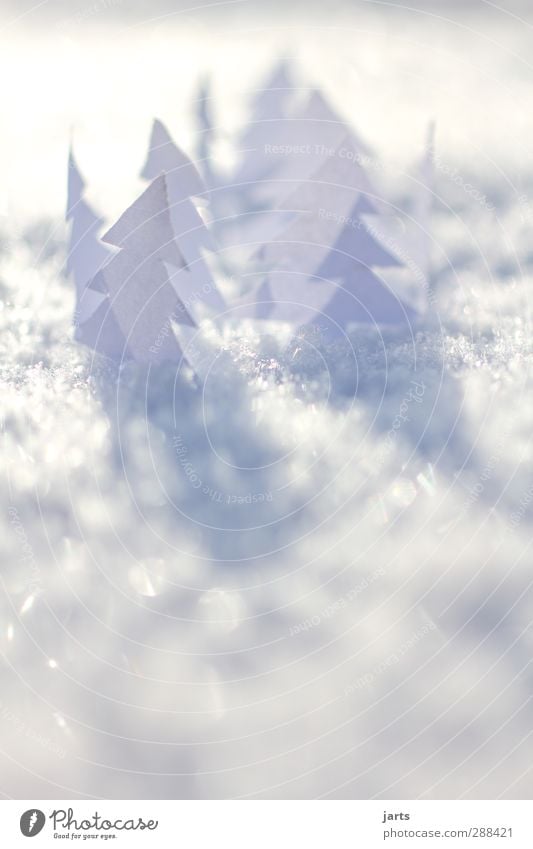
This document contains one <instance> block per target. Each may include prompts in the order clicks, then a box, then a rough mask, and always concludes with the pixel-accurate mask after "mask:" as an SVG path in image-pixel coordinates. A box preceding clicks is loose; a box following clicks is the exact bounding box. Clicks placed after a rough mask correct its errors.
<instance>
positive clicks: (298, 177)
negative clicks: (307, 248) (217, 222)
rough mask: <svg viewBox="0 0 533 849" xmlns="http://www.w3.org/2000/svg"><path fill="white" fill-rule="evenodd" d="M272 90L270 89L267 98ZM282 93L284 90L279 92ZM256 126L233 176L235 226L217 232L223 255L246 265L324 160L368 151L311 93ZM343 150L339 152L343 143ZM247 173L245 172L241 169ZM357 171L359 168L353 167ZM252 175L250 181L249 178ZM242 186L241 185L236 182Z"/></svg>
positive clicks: (286, 219)
mask: <svg viewBox="0 0 533 849" xmlns="http://www.w3.org/2000/svg"><path fill="white" fill-rule="evenodd" d="M276 91H277V89H274V90H273V92H272V95H273V94H274V93H275V92H276ZM281 91H284V89H282V90H281ZM284 110H285V111H284V114H283V115H282V117H279V118H277V119H275V120H270V121H266V122H263V123H261V124H260V128H261V141H260V143H259V142H257V145H256V148H255V149H254V150H252V151H250V152H249V153H248V155H247V157H246V159H245V162H244V163H243V166H242V167H241V169H239V170H237V172H236V174H235V175H234V177H233V180H234V181H235V184H236V185H235V187H234V190H235V191H236V190H238V191H239V194H240V197H241V199H244V204H242V205H241V208H240V209H239V210H237V212H238V218H237V219H236V222H235V226H234V227H227V228H226V229H225V230H223V231H222V233H221V235H220V240H221V242H222V245H223V247H224V249H225V250H226V251H230V250H231V251H232V252H233V255H236V256H237V257H241V261H242V264H243V265H244V264H245V263H247V262H248V260H249V259H250V256H251V255H252V254H253V252H254V250H255V249H256V247H257V245H260V244H261V242H266V241H269V240H270V239H271V237H272V236H273V235H274V234H275V233H276V232H277V231H278V230H279V229H280V227H281V226H282V225H283V224H284V223H285V224H287V223H288V222H289V221H290V218H291V216H290V215H287V209H289V208H290V206H288V199H289V198H291V196H292V194H293V193H294V191H295V190H296V189H297V188H298V187H300V186H301V185H303V184H305V181H307V180H309V179H310V178H311V176H312V175H313V174H315V173H316V172H317V171H318V170H319V169H320V167H321V166H323V165H325V164H326V163H327V161H328V159H331V158H332V157H333V156H336V155H339V152H340V155H341V156H342V153H346V152H347V151H349V152H352V153H354V154H356V156H357V159H356V161H355V162H352V163H349V162H347V163H346V164H352V165H353V167H354V169H356V170H357V169H358V161H359V160H361V159H362V158H363V156H365V155H366V153H367V151H368V148H367V146H366V145H365V144H364V142H362V141H361V140H360V139H359V138H358V137H357V136H356V134H355V132H354V131H353V130H352V129H351V128H350V127H348V125H347V124H346V123H345V122H344V121H343V120H342V118H341V117H340V116H339V115H338V114H337V113H336V112H335V111H334V109H333V108H332V107H331V106H330V104H329V103H328V102H327V100H326V99H325V97H324V96H323V95H322V94H321V92H319V91H317V90H313V91H311V93H310V95H308V96H306V99H305V102H304V103H303V105H301V104H300V105H298V104H296V105H294V104H293V105H292V107H291V111H290V113H287V109H286V106H284ZM343 144H344V145H345V147H346V151H343V148H342V145H343ZM246 169H248V170H246ZM358 170H359V171H360V170H361V169H360V168H359V169H358ZM252 174H255V175H256V176H255V177H252ZM245 179H246V181H247V182H245V183H244V185H240V184H239V181H240V180H245Z"/></svg>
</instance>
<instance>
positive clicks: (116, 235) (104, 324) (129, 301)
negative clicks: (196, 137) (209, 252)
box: [80, 176, 194, 363]
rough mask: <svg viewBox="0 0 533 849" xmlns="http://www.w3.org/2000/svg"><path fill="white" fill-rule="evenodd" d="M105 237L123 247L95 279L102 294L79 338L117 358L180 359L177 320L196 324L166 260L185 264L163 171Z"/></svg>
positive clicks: (183, 323)
mask: <svg viewBox="0 0 533 849" xmlns="http://www.w3.org/2000/svg"><path fill="white" fill-rule="evenodd" d="M103 240H104V241H105V242H106V243H108V244H111V245H114V246H115V247H117V248H119V249H120V250H119V252H118V253H116V254H115V256H113V258H112V259H111V260H110V261H109V262H108V263H107V264H106V266H105V268H104V269H102V271H100V272H99V273H98V275H97V276H96V277H95V279H94V280H93V281H92V282H91V289H93V290H95V291H96V292H99V293H101V294H103V297H104V300H103V302H102V304H101V305H100V307H99V309H98V310H97V312H96V313H95V314H94V315H93V316H92V318H91V319H90V320H89V321H88V322H86V323H85V324H83V325H81V326H80V338H81V341H84V342H85V343H86V344H88V345H90V346H91V347H93V348H95V349H96V350H98V351H100V352H101V353H105V354H107V355H108V356H112V357H114V358H120V359H133V360H137V361H139V362H150V363H162V362H165V361H172V362H181V361H182V358H183V353H182V350H181V347H180V345H179V343H178V341H177V339H176V336H175V333H174V325H175V324H182V325H186V326H189V327H193V326H194V322H193V320H192V318H191V316H190V314H189V312H188V310H187V307H186V305H185V304H184V303H183V301H182V300H181V298H179V297H178V295H177V293H176V291H175V289H174V287H173V285H172V284H171V282H170V280H169V276H168V273H167V269H166V263H171V264H173V265H174V264H177V265H183V258H182V255H181V252H180V250H179V247H178V245H177V243H176V240H175V239H174V233H173V230H172V224H171V220H170V211H169V205H168V197H167V188H166V181H165V177H164V176H161V177H158V178H157V179H156V180H154V181H153V182H152V183H151V184H150V185H149V186H148V188H147V189H146V191H145V192H143V194H142V195H141V196H140V197H139V198H137V200H136V201H135V202H134V203H133V204H132V205H131V206H130V207H129V208H128V209H127V210H126V211H125V212H124V213H123V214H122V215H121V217H120V218H119V219H118V221H117V222H116V223H115V224H114V225H113V226H112V227H111V228H110V230H108V232H107V233H106V234H105V235H104V236H103Z"/></svg>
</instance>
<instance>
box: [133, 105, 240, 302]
mask: <svg viewBox="0 0 533 849" xmlns="http://www.w3.org/2000/svg"><path fill="white" fill-rule="evenodd" d="M160 174H163V175H164V176H165V182H166V192H167V196H168V213H169V225H170V233H171V234H172V238H173V240H174V245H175V246H177V247H178V254H176V251H173V255H167V256H162V257H161V258H162V259H164V260H165V261H166V262H167V263H169V264H170V265H171V266H174V267H175V271H174V274H173V285H174V286H175V288H176V289H177V291H178V292H179V294H180V295H181V297H183V298H184V300H186V301H187V302H188V303H190V304H191V305H194V306H193V310H194V311H195V312H196V311H198V313H199V317H200V313H201V312H202V308H203V311H204V313H203V314H205V313H206V312H207V314H209V311H211V313H212V314H213V315H215V316H216V315H217V314H219V313H220V312H222V311H223V310H224V309H225V302H224V299H223V298H222V295H221V294H220V292H219V290H218V288H217V286H216V285H215V282H214V280H213V277H212V274H211V272H210V270H209V267H208V265H207V263H206V259H205V257H206V253H207V252H214V250H215V244H214V242H213V239H212V237H211V234H210V233H209V230H208V229H207V227H206V226H205V224H204V222H203V220H202V218H201V216H200V215H199V213H198V210H197V208H196V205H195V203H194V202H193V198H195V199H197V200H198V199H200V200H202V201H203V202H204V203H206V202H207V200H208V192H207V189H206V186H205V184H204V182H203V180H202V178H201V176H200V174H199V173H198V171H197V169H196V167H195V165H194V164H193V163H192V162H191V160H190V159H189V158H188V157H187V156H186V155H185V153H183V151H181V150H180V149H179V148H178V147H177V145H176V144H175V143H174V142H173V140H172V139H171V137H170V135H169V134H168V131H167V130H166V128H165V127H164V126H163V124H162V123H161V122H160V121H154V124H153V127H152V134H151V138H150V147H149V151H148V157H147V160H146V163H145V165H144V168H143V170H142V172H141V176H142V177H143V178H144V179H147V180H153V179H154V178H156V177H157V176H158V175H160ZM170 233H169V237H170ZM178 269H185V270H184V272H183V273H180V271H179V270H178Z"/></svg>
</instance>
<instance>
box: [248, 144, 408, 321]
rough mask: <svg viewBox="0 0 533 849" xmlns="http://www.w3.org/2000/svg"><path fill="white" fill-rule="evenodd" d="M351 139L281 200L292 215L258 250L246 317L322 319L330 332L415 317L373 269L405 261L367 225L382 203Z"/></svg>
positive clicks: (285, 319)
mask: <svg viewBox="0 0 533 849" xmlns="http://www.w3.org/2000/svg"><path fill="white" fill-rule="evenodd" d="M351 144H352V141H351V138H350V137H345V138H344V139H343V141H342V142H341V145H340V146H339V147H338V148H337V149H336V150H335V151H334V153H333V155H331V156H329V158H328V159H327V160H326V161H325V162H324V164H323V165H321V166H320V168H319V169H318V170H317V172H316V173H315V174H314V175H313V177H312V178H311V179H310V180H308V181H306V182H304V183H302V184H301V186H299V187H298V188H297V189H296V190H295V191H294V192H293V194H292V195H290V196H289V198H288V199H287V200H286V202H285V203H284V204H283V207H284V209H283V211H284V212H286V214H291V215H292V216H293V218H292V220H291V222H290V223H289V224H288V225H287V226H286V227H285V229H284V230H283V231H282V232H281V233H280V234H279V235H278V236H276V237H274V238H272V239H271V240H270V241H269V242H268V243H267V244H265V245H264V246H262V247H261V248H260V250H259V251H258V252H257V254H256V257H255V265H256V268H257V271H258V273H259V278H260V282H259V283H258V284H256V286H255V288H254V289H253V290H252V292H250V293H249V295H248V296H247V297H246V298H244V299H243V300H242V301H241V303H240V304H239V305H238V309H237V314H238V315H240V316H241V317H249V318H256V319H267V320H281V321H287V322H290V323H291V324H293V325H296V326H298V325H304V324H308V323H316V324H318V325H320V326H321V327H322V329H323V330H324V331H325V332H326V333H327V335H329V336H332V335H333V336H334V335H337V334H339V333H342V332H343V331H344V330H345V329H346V328H347V327H348V326H349V325H350V324H352V323H355V322H358V323H373V322H375V323H378V324H405V323H406V322H410V321H411V320H413V318H414V317H415V312H414V310H412V309H411V308H410V307H409V305H408V304H405V303H403V302H402V301H401V300H400V299H399V298H398V297H397V296H396V295H395V293H394V292H392V291H391V290H390V289H389V288H388V287H387V285H386V284H385V283H384V282H383V281H382V280H381V279H380V276H379V274H377V273H376V272H375V269H376V268H380V267H395V266H399V265H400V261H399V260H398V258H397V257H395V256H394V255H393V254H392V253H391V252H390V251H388V250H386V248H385V247H383V245H381V244H380V243H379V242H378V241H377V240H376V239H375V238H374V236H373V235H372V233H371V232H370V231H369V229H368V227H367V226H366V225H365V221H364V219H363V216H364V214H368V213H369V212H373V213H374V214H375V215H376V214H377V208H378V206H379V207H381V206H382V205H383V202H382V201H381V199H380V198H379V197H378V196H377V195H376V194H375V191H374V190H373V188H372V186H371V184H370V181H369V179H368V177H367V175H366V174H365V172H364V170H363V169H362V168H361V167H360V166H358V164H357V160H356V156H355V154H356V149H355V148H354V147H353V146H352V147H350V145H351ZM341 152H342V155H341ZM348 153H351V155H347V154H348ZM261 270H262V271H263V272H264V276H263V277H262V276H261V274H260V272H261Z"/></svg>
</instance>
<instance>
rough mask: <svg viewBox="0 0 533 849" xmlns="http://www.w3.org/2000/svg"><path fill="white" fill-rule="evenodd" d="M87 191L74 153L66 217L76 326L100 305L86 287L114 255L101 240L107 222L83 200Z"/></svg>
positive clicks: (99, 299)
mask: <svg viewBox="0 0 533 849" xmlns="http://www.w3.org/2000/svg"><path fill="white" fill-rule="evenodd" d="M84 190H85V181H84V179H83V177H82V176H81V173H80V170H79V168H78V166H77V163H76V160H75V159H74V154H73V152H72V150H71V151H70V152H69V159H68V188H67V208H66V215H65V217H66V220H67V221H68V222H69V223H70V233H69V238H68V247H67V261H66V273H67V274H68V275H72V278H73V280H74V284H75V287H76V323H78V322H81V321H84V320H86V319H87V318H88V317H89V316H90V315H91V314H92V313H93V312H94V310H95V309H96V308H97V306H98V305H99V304H100V303H101V300H102V299H101V297H100V296H99V294H98V293H96V292H92V291H87V287H88V285H89V283H90V281H91V280H92V279H93V277H95V275H96V274H97V273H98V271H99V270H100V269H101V268H103V266H104V265H105V264H106V262H108V260H109V259H110V257H111V255H112V252H111V251H110V250H109V248H106V246H105V245H103V244H102V242H101V240H100V238H99V236H98V234H99V232H100V230H101V229H102V225H103V223H104V222H103V221H102V219H100V218H98V216H97V215H96V213H95V212H94V211H93V210H92V209H91V207H90V206H89V204H88V203H87V201H86V200H85V199H84Z"/></svg>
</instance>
